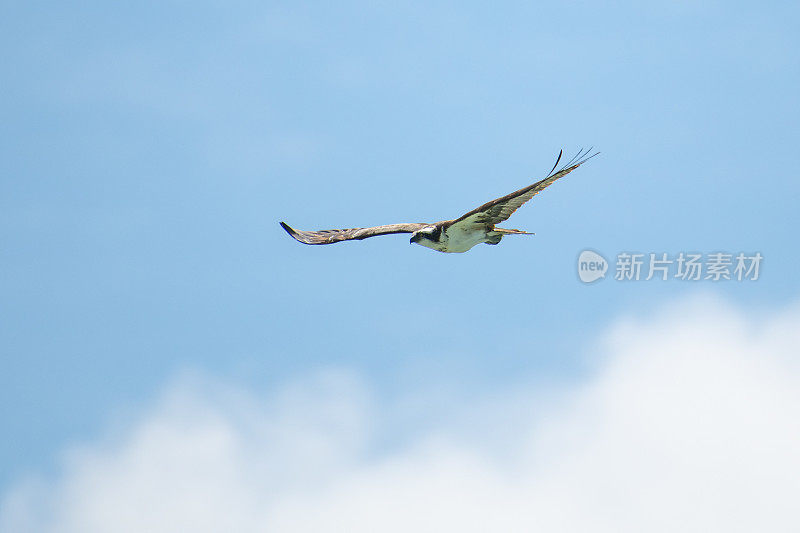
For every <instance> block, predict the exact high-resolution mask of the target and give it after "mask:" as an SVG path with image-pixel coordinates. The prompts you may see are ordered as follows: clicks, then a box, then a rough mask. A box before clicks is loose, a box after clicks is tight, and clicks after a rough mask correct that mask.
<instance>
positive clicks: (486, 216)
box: [448, 148, 600, 226]
mask: <svg viewBox="0 0 800 533" xmlns="http://www.w3.org/2000/svg"><path fill="white" fill-rule="evenodd" d="M591 150H592V149H591V148H589V149H588V150H586V151H584V150H581V151H579V152H578V153H577V154H576V155H575V157H573V158H572V159H570V160H569V161H567V163H565V164H564V165H563V166H561V167H560V168H559V169H558V170H556V167H557V166H558V163H559V162H560V161H561V155H562V153H563V151H561V152H559V153H558V159H557V160H556V164H555V165H553V170H551V171H550V173H549V174H548V175H547V177H546V178H544V179H543V180H541V181H537V182H536V183H534V184H533V185H528V186H527V187H523V188H522V189H520V190H518V191H515V192H512V193H511V194H507V195H505V196H503V197H502V198H498V199H497V200H492V201H491V202H487V203H485V204H483V205H482V206H480V207H478V208H476V209H473V210H472V211H470V212H469V213H465V214H464V215H462V216H461V217H459V218H457V219H455V220H452V221H450V222H449V224H448V225H453V224H458V225H459V226H469V225H472V224H483V225H491V224H498V223H500V222H502V221H504V220H507V219H508V217H510V216H511V215H512V214H513V213H514V211H516V210H517V209H519V208H520V207H521V206H522V204H524V203H525V202H527V201H528V200H530V199H531V198H533V197H534V196H536V195H537V194H539V192H541V191H542V190H544V189H545V188H547V187H548V186H549V185H551V184H552V183H553V182H555V181H556V180H557V179H558V178H562V177H564V176H566V175H567V174H569V173H570V172H572V171H573V170H575V169H576V168H578V167H579V166H581V165H582V164H584V163H585V162H586V161H588V160H589V159H591V158H593V157H594V156H596V155H597V154H599V153H600V152H595V153H593V154H591V155H589V152H591Z"/></svg>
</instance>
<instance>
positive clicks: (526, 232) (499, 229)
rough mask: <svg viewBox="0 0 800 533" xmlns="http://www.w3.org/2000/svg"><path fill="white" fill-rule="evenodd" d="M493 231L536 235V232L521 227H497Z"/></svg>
mask: <svg viewBox="0 0 800 533" xmlns="http://www.w3.org/2000/svg"><path fill="white" fill-rule="evenodd" d="M492 231H496V232H497V233H503V234H508V235H536V234H535V233H531V232H528V231H522V230H521V229H506V228H497V227H495V228H494V229H493V230H492Z"/></svg>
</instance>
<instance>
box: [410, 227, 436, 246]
mask: <svg viewBox="0 0 800 533" xmlns="http://www.w3.org/2000/svg"><path fill="white" fill-rule="evenodd" d="M441 233H442V229H441V228H439V227H437V226H427V227H425V228H422V229H421V230H418V231H415V232H414V233H412V234H411V241H410V242H411V244H423V246H424V242H425V241H431V242H438V241H439V236H440V235H441Z"/></svg>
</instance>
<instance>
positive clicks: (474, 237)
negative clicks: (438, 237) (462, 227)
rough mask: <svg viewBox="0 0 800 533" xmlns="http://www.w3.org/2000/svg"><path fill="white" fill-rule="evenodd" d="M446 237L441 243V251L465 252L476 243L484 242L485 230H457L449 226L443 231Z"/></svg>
mask: <svg viewBox="0 0 800 533" xmlns="http://www.w3.org/2000/svg"><path fill="white" fill-rule="evenodd" d="M445 236H446V237H447V239H446V240H445V241H444V242H443V243H442V244H444V246H443V248H442V249H441V250H440V251H442V252H449V253H462V252H466V251H467V250H469V249H470V248H472V247H473V246H475V245H476V244H480V243H482V242H486V232H485V231H483V230H477V231H458V230H454V229H453V228H450V229H449V230H446V231H445Z"/></svg>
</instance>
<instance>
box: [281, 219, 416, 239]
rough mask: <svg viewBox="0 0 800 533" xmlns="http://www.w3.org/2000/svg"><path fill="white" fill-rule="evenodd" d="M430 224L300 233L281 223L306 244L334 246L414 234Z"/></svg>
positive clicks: (293, 235) (290, 233)
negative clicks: (389, 236)
mask: <svg viewBox="0 0 800 533" xmlns="http://www.w3.org/2000/svg"><path fill="white" fill-rule="evenodd" d="M427 226H430V224H421V223H404V224H388V225H386V226H375V227H372V228H351V229H326V230H322V231H300V230H296V229H294V228H291V227H289V225H288V224H286V223H284V222H281V227H282V228H283V229H285V230H286V233H288V234H289V235H291V236H292V237H294V238H295V239H296V240H298V241H300V242H302V243H304V244H333V243H335V242H341V241H352V240H361V239H367V238H369V237H376V236H378V235H389V234H392V233H414V232H415V231H417V230H421V229H422V228H424V227H427Z"/></svg>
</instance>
